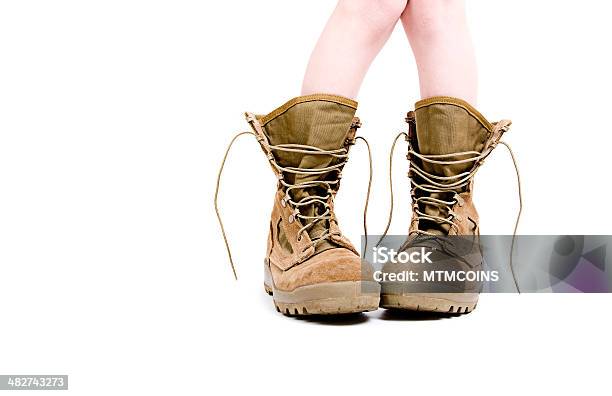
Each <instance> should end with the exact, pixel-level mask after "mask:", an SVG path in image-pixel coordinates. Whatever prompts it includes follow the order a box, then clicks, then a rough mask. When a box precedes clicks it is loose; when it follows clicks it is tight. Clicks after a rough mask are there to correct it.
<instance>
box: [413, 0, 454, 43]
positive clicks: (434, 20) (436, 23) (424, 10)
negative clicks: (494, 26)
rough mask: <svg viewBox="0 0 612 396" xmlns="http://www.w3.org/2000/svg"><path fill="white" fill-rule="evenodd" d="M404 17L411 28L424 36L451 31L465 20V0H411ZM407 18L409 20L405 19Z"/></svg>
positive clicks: (415, 33)
mask: <svg viewBox="0 0 612 396" xmlns="http://www.w3.org/2000/svg"><path fill="white" fill-rule="evenodd" d="M405 15H406V16H405V17H404V18H403V19H404V21H405V22H406V24H407V25H408V26H407V27H408V28H409V30H410V31H411V32H412V33H413V34H414V35H418V36H419V37H422V38H427V37H435V36H439V35H443V34H445V33H446V32H448V31H451V30H452V28H453V27H454V26H456V24H457V23H463V22H464V21H465V2H464V0H410V6H409V7H408V9H407V12H406V14H405ZM405 18H407V19H408V20H405Z"/></svg>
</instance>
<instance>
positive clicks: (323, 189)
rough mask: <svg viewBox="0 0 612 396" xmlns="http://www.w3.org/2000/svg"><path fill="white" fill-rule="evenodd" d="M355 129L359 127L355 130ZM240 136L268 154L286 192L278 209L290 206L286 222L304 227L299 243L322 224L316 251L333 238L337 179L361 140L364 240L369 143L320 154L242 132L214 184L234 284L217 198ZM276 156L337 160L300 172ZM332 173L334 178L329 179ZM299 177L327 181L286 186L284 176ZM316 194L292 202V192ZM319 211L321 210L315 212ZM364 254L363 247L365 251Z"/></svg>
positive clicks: (317, 150) (313, 239)
mask: <svg viewBox="0 0 612 396" xmlns="http://www.w3.org/2000/svg"><path fill="white" fill-rule="evenodd" d="M357 127H358V126H357ZM243 135H252V136H254V137H255V138H256V139H257V141H258V142H259V143H260V145H261V146H262V148H263V149H264V152H266V153H267V156H268V161H269V162H270V164H271V165H272V167H273V169H274V170H275V173H276V174H277V177H278V180H279V183H280V185H281V186H282V189H283V191H284V192H285V196H284V197H283V198H282V200H281V205H282V206H283V207H284V206H287V205H289V206H290V207H291V208H293V212H292V214H291V215H290V216H289V219H288V221H289V222H290V223H293V222H294V221H296V220H300V221H301V223H302V224H304V225H303V226H302V227H301V228H300V230H299V231H298V234H297V235H298V236H297V238H298V240H300V239H301V238H302V236H303V234H304V233H305V232H307V231H308V230H309V229H311V228H312V227H313V226H314V225H315V224H317V223H319V222H322V221H323V222H325V226H324V227H323V228H324V230H323V232H321V233H320V234H319V235H316V236H315V235H312V236H310V238H311V242H312V246H313V247H316V246H317V245H318V244H320V243H321V242H322V241H324V240H326V239H328V238H329V237H330V236H331V235H332V234H331V232H330V222H331V221H335V219H334V214H333V208H332V205H333V199H334V196H335V194H336V192H337V191H338V188H339V185H340V179H341V178H342V169H343V167H344V165H346V163H347V161H348V145H352V144H355V142H356V141H357V140H361V141H363V142H364V143H365V145H366V148H367V151H368V159H369V165H370V174H369V179H368V188H367V193H366V200H365V204H364V210H363V229H364V234H365V235H366V240H367V234H368V231H367V212H368V205H369V200H370V190H371V186H372V153H371V150H370V144H369V143H368V141H367V140H366V139H365V138H363V137H361V136H356V137H355V138H354V140H353V141H350V142H348V143H347V146H345V147H342V148H340V149H336V150H323V149H320V148H318V147H315V146H309V145H302V144H279V145H272V144H269V143H268V142H267V140H266V139H265V138H264V137H263V136H258V135H257V134H256V133H254V132H251V131H248V132H241V133H238V134H236V135H235V136H234V137H233V138H232V140H231V141H230V143H229V145H228V147H227V149H226V151H225V155H224V156H223V160H222V161H221V166H220V168H219V172H218V174H217V184H216V188H215V200H214V201H215V212H216V214H217V219H218V221H219V226H220V228H221V233H222V235H223V240H224V242H225V247H226V250H227V254H228V258H229V261H230V265H231V267H232V271H233V273H234V278H235V279H236V280H237V279H238V275H237V272H236V267H235V265H234V260H233V258H232V253H231V249H230V245H229V241H228V238H227V234H226V231H225V227H224V225H223V221H222V219H221V214H220V212H219V206H218V197H219V189H220V185H221V177H222V173H223V169H224V167H225V162H226V160H227V157H228V154H229V152H230V150H231V148H232V146H233V144H234V142H235V141H236V140H237V139H238V138H239V137H241V136H243ZM275 152H286V153H297V154H305V155H320V156H329V157H332V158H334V159H335V160H336V163H334V164H333V165H330V166H327V167H322V168H301V167H283V166H281V165H279V164H278V162H277V161H276V157H275V156H274V153H275ZM334 173H335V177H332V176H331V175H332V174H334ZM289 174H293V175H301V176H326V175H327V177H328V178H329V180H315V181H304V182H299V183H289V182H288V181H287V175H289ZM313 189H314V191H316V192H315V194H308V195H305V196H304V197H302V198H300V199H297V200H295V199H294V198H293V195H295V194H292V193H293V192H298V191H304V190H313ZM313 206H314V207H315V209H314V211H313V213H314V215H305V214H303V212H305V209H306V208H307V207H313ZM317 208H320V209H321V210H318V209H317ZM364 250H365V247H364Z"/></svg>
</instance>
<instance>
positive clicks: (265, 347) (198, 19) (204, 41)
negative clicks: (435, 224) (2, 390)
mask: <svg viewBox="0 0 612 396" xmlns="http://www.w3.org/2000/svg"><path fill="white" fill-rule="evenodd" d="M468 4H469V16H470V20H471V26H472V30H473V34H474V40H475V44H476V49H477V52H478V60H479V66H480V81H481V89H480V106H479V107H480V109H481V110H482V112H483V113H484V114H485V115H487V116H488V117H489V118H491V119H492V120H497V119H500V118H512V119H513V120H514V127H513V130H512V131H511V132H510V133H509V134H508V137H507V139H506V140H507V141H508V142H509V143H510V144H511V145H512V146H513V147H514V149H515V152H516V155H517V158H518V161H519V165H520V168H521V172H522V177H523V183H524V201H525V211H524V218H523V222H522V226H521V230H520V232H521V233H523V234H564V233H568V234H611V233H612V229H611V228H610V227H611V226H610V224H611V220H612V211H611V210H610V204H609V198H610V188H609V169H610V165H609V163H610V147H611V145H610V143H611V139H610V132H611V131H610V125H609V115H610V103H609V102H610V100H609V92H610V89H611V88H612V84H611V79H610V74H609V73H610V70H611V69H612V62H611V60H610V58H609V51H608V47H609V42H608V41H609V40H608V39H609V37H611V36H612V24H611V23H610V10H609V9H608V7H609V6H608V4H607V2H603V1H594V0H590V1H581V2H576V1H571V2H570V1H565V0H564V1H552V0H547V1H531V2H526V1H525V2H517V1H505V0H504V1H485V0H472V1H470V2H469V3H468ZM333 7H334V2H333V1H308V2H306V1H302V2H297V1H282V2H281V1H272V0H265V1H264V0H258V1H237V0H235V1H150V0H149V1H125V0H124V1H110V0H106V1H86V2H85V1H26V0H22V1H4V2H2V3H1V5H0V374H69V375H70V391H69V392H68V393H71V394H75V395H108V394H130V395H133V394H147V395H155V394H164V395H167V394H177V395H196V394H198V395H203V394H211V395H212V394H228V393H232V394H233V393H236V392H239V391H241V392H244V391H246V392H249V391H251V392H256V393H258V394H259V393H263V394H267V395H274V394H308V395H311V394H330V393H331V392H342V393H343V394H350V393H351V392H356V393H365V392H371V393H372V394H374V393H376V394H381V392H387V391H401V392H403V393H411V394H412V393H413V394H424V393H435V394H444V393H449V392H452V393H453V394H459V393H462V391H468V392H469V393H470V394H477V393H483V394H490V393H495V394H509V395H516V394H523V393H525V394H536V393H544V392H546V393H547V394H548V393H553V392H554V393H572V394H575V393H578V392H583V391H584V390H585V389H592V390H595V389H598V390H600V393H603V392H604V390H602V387H607V386H609V380H608V378H607V376H608V375H609V369H607V366H608V365H607V363H606V359H607V356H609V355H610V353H611V352H612V350H611V347H610V345H611V343H610V330H611V326H610V319H609V312H610V303H611V302H612V298H611V297H610V296H609V295H521V296H515V295H503V296H492V295H485V296H482V298H481V302H480V303H479V307H478V309H477V310H476V311H475V312H474V313H473V314H470V315H467V316H464V317H460V318H455V319H442V320H420V321H419V320H402V319H401V318H398V317H396V316H390V315H388V314H386V313H385V312H384V311H378V312H376V313H373V314H368V315H366V316H363V317H362V318H361V319H357V320H349V321H346V320H345V321H340V322H334V321H324V322H317V321H310V320H297V319H291V318H285V317H283V316H281V315H279V314H277V313H276V311H275V310H274V307H273V305H272V302H271V300H269V298H268V296H267V295H265V294H264V293H263V287H262V273H261V270H262V265H261V263H262V259H263V255H264V249H265V248H264V246H265V239H266V232H267V222H268V216H269V212H270V209H271V203H272V197H273V193H274V186H275V183H274V178H273V176H272V173H271V171H270V170H269V169H268V165H267V163H266V161H265V158H264V156H263V155H262V153H261V150H260V149H259V147H258V146H257V144H256V143H255V141H254V140H250V138H244V140H242V141H240V142H238V143H237V144H236V146H235V150H234V151H233V152H232V153H231V154H230V157H229V163H228V165H227V169H226V172H225V179H224V180H223V185H222V192H221V201H222V212H223V214H224V215H225V220H226V225H227V229H228V232H229V237H230V241H231V243H232V246H233V249H234V250H233V251H234V256H235V260H236V262H237V265H238V271H239V276H240V280H239V281H238V282H235V281H234V280H233V278H232V275H231V270H230V267H229V264H228V261H227V258H226V254H225V250H224V245H223V243H222V240H221V237H220V234H219V229H218V226H217V223H216V219H215V217H214V211H213V201H212V198H213V193H214V181H215V178H216V172H217V167H218V165H219V163H220V160H221V158H222V155H223V151H224V150H225V146H226V144H227V143H228V142H229V140H230V138H231V136H232V134H233V133H234V132H237V131H241V130H246V128H247V126H246V124H245V122H244V120H243V118H242V112H243V111H247V110H248V111H253V112H257V113H266V112H268V111H271V110H272V109H273V108H275V107H277V106H279V105H281V104H282V103H283V102H284V101H286V100H287V99H290V98H291V97H293V96H296V95H298V94H299V88H300V85H301V80H302V75H303V72H304V69H305V66H306V62H307V60H308V57H309V54H310V51H311V49H312V47H313V46H314V43H315V41H316V39H317V36H318V34H319V33H320V31H321V29H322V27H323V25H324V23H325V21H326V19H327V17H328V15H329V14H330V12H331V10H332V8H333ZM346 61H347V62H350V61H351V60H350V59H347V60H346ZM417 87H418V84H417V79H416V69H415V65H414V62H413V60H412V57H411V54H410V52H409V48H408V44H407V42H406V39H405V37H404V34H403V31H402V29H401V28H400V27H398V29H397V30H396V32H395V33H394V35H393V36H392V37H391V39H390V41H389V43H388V45H387V46H386V48H385V49H383V51H382V53H381V54H380V56H379V58H378V59H377V60H376V61H375V63H374V65H373V66H372V68H371V71H370V73H369V75H368V77H367V79H366V81H365V83H364V85H363V88H362V91H361V93H360V98H359V99H360V110H359V115H360V117H361V118H362V120H363V122H364V128H363V129H362V130H361V131H360V132H361V134H362V135H364V136H366V137H367V138H369V140H370V142H371V144H372V147H373V150H374V160H375V163H374V167H375V183H374V189H373V197H372V210H371V212H370V215H369V226H370V229H371V231H372V232H380V231H381V230H382V228H383V227H384V224H385V222H386V213H387V209H388V190H387V180H386V172H387V155H388V150H389V147H390V144H391V140H392V138H393V137H394V136H395V134H396V133H397V132H398V131H400V130H402V129H404V124H403V118H404V114H405V112H406V111H407V110H410V107H411V104H412V103H413V102H414V101H415V100H416V99H418V89H417ZM404 153H405V149H404V148H400V149H399V150H398V153H397V156H396V164H397V167H396V169H395V180H396V186H397V201H396V203H397V205H396V206H397V211H396V213H395V222H394V225H393V227H392V232H395V233H402V232H404V231H405V230H406V228H407V225H408V216H409V201H408V200H409V194H408V183H407V181H406V179H405V172H406V166H407V164H406V163H405V161H403V160H402V157H403V155H404ZM366 172H367V155H366V153H365V150H364V149H363V147H356V148H355V150H354V151H353V155H352V157H351V162H350V164H349V166H348V168H347V170H346V173H345V178H344V180H343V183H344V184H343V189H342V191H341V193H340V194H339V196H338V200H337V207H338V216H339V218H340V220H341V225H342V227H343V229H344V231H345V232H346V234H347V235H348V236H349V237H350V238H351V239H352V240H353V241H354V242H356V243H357V242H358V240H359V239H358V238H359V235H360V233H361V228H360V226H361V210H362V204H363V198H364V195H363V194H364V193H365V175H366ZM476 182H477V190H476V194H477V196H476V199H477V203H478V205H479V206H478V208H479V211H480V214H481V217H482V229H483V233H491V234H494V233H502V234H503V233H510V232H511V231H512V226H513V221H514V218H513V216H514V214H515V212H516V209H517V201H516V196H515V195H516V184H515V179H514V171H513V168H512V163H511V161H510V158H509V156H508V155H507V153H505V152H504V150H503V148H502V147H500V148H499V149H498V150H496V152H495V153H494V154H493V155H492V157H491V158H490V159H489V161H488V162H487V163H486V164H485V166H484V168H482V170H481V172H480V173H479V174H478V176H477V181H476ZM245 190H249V191H251V192H252V194H251V195H250V196H249V197H248V199H241V197H242V196H244V191H245Z"/></svg>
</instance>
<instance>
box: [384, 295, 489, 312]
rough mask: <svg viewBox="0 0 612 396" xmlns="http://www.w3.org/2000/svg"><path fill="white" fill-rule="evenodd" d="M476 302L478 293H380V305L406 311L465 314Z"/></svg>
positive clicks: (473, 307) (471, 309)
mask: <svg viewBox="0 0 612 396" xmlns="http://www.w3.org/2000/svg"><path fill="white" fill-rule="evenodd" d="M477 303H478V293H423V294H419V293H410V294H384V293H383V294H381V296H380V306H381V307H382V308H387V309H402V310H407V311H422V312H439V313H447V314H466V313H470V312H472V311H473V310H474V309H475V308H476V305H477Z"/></svg>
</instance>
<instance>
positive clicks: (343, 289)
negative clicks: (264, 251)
mask: <svg viewBox="0 0 612 396" xmlns="http://www.w3.org/2000/svg"><path fill="white" fill-rule="evenodd" d="M264 288H265V290H266V292H267V293H268V294H269V295H271V296H272V298H273V300H274V305H275V306H276V310H277V311H278V312H281V313H282V314H284V315H287V316H303V315H339V314H349V313H359V312H369V311H375V310H377V309H378V306H379V303H380V285H379V284H378V283H376V282H372V281H369V282H368V281H345V282H330V283H319V284H315V285H308V286H302V287H298V288H296V289H295V290H293V291H283V290H278V289H275V288H273V286H269V285H268V284H267V283H264Z"/></svg>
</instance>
